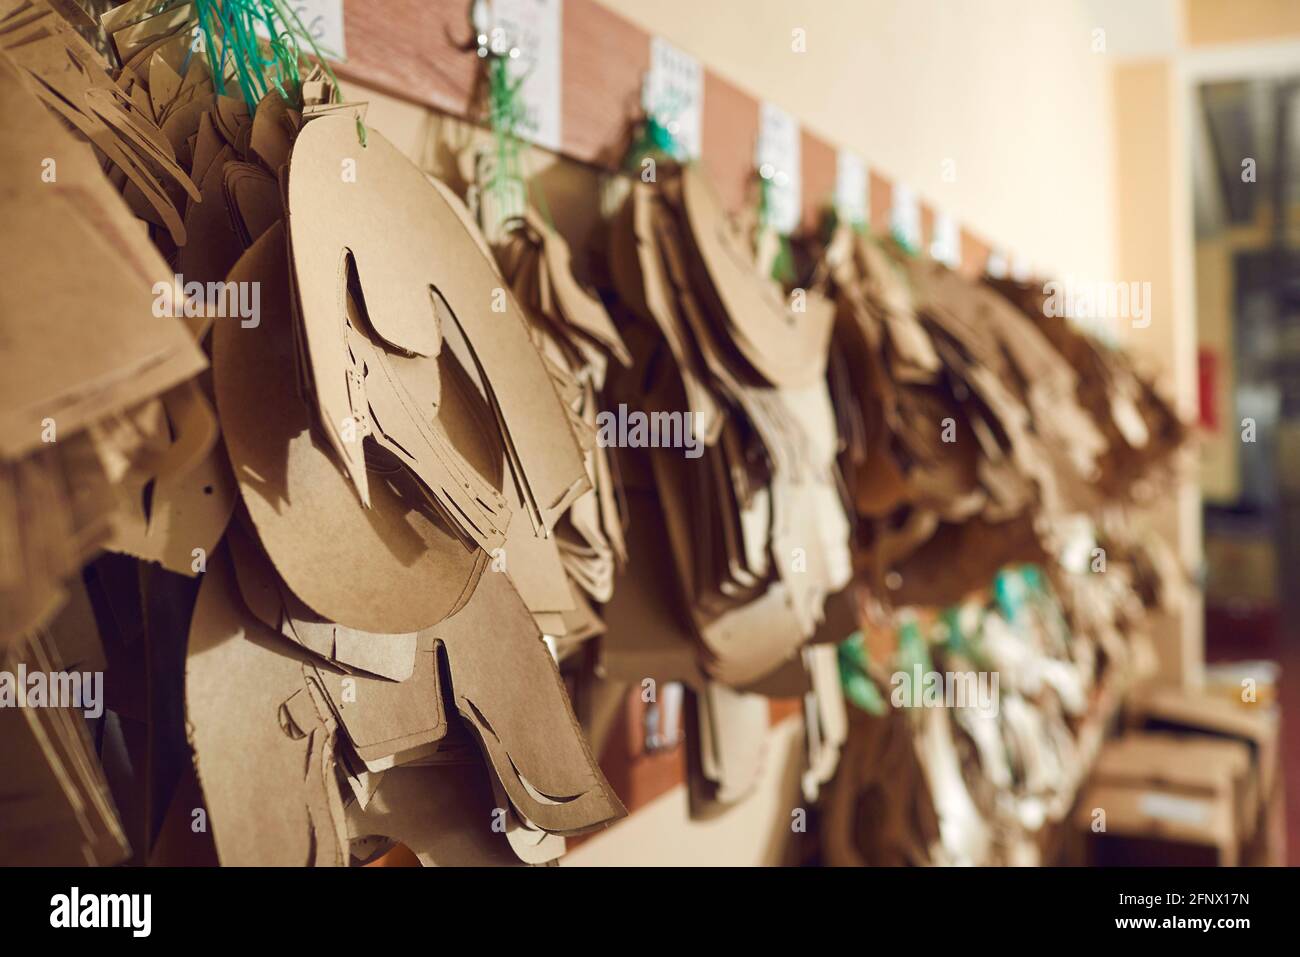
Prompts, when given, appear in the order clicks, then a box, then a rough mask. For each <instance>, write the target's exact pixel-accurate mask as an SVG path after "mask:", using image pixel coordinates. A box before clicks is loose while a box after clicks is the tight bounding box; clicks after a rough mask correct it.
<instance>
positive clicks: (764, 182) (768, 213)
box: [758, 174, 795, 286]
mask: <svg viewBox="0 0 1300 957" xmlns="http://www.w3.org/2000/svg"><path fill="white" fill-rule="evenodd" d="M775 185H776V184H775V183H774V182H773V180H772V178H770V177H767V176H763V175H761V174H760V175H759V178H758V221H759V223H760V224H761V225H762V226H763V228H764V229H767V228H769V227H770V225H771V221H772V189H773V187H774V186H775ZM777 242H778V244H779V245H778V248H777V253H776V257H775V258H774V259H773V260H772V272H771V276H772V278H773V279H775V280H776V281H777V282H779V283H781V284H782V285H785V286H788V285H792V284H793V283H794V281H795V269H794V248H793V247H792V246H791V245H790V237H789V236H787V235H785V234H784V233H777Z"/></svg>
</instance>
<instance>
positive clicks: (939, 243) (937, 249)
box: [930, 213, 961, 269]
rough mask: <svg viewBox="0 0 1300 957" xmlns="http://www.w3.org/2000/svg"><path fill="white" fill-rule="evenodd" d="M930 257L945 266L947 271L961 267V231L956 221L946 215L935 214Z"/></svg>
mask: <svg viewBox="0 0 1300 957" xmlns="http://www.w3.org/2000/svg"><path fill="white" fill-rule="evenodd" d="M930 257H931V258H932V259H937V260H938V261H939V262H941V263H943V264H945V265H946V266H947V267H948V268H949V269H956V268H957V267H958V266H960V265H961V230H960V229H959V228H958V226H957V220H955V219H953V218H952V217H951V216H949V215H948V214H947V213H937V214H935V217H934V238H933V239H932V240H931V241H930Z"/></svg>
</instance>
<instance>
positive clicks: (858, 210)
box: [835, 150, 868, 225]
mask: <svg viewBox="0 0 1300 957" xmlns="http://www.w3.org/2000/svg"><path fill="white" fill-rule="evenodd" d="M835 212H836V213H837V214H838V215H839V217H840V219H842V220H844V221H845V222H847V223H851V224H853V225H857V224H859V223H865V222H866V221H867V215H868V209H867V164H866V163H864V162H862V157H860V156H858V155H857V154H856V153H850V152H849V151H848V150H840V152H839V156H838V157H837V158H836V162H835Z"/></svg>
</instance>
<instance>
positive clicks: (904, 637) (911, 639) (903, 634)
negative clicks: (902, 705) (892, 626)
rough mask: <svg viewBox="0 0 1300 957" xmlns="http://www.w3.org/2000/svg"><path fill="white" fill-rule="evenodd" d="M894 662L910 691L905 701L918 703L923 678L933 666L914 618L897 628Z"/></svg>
mask: <svg viewBox="0 0 1300 957" xmlns="http://www.w3.org/2000/svg"><path fill="white" fill-rule="evenodd" d="M895 660H896V661H897V662H898V670H899V671H901V672H903V674H905V675H906V676H907V677H906V679H905V680H906V681H907V683H908V687H909V690H910V695H909V696H908V698H907V700H908V701H910V702H912V703H913V704H915V703H916V702H919V701H920V700H921V699H922V692H923V690H924V680H925V679H924V676H925V675H927V674H929V673H930V672H931V671H933V670H934V665H933V663H932V661H931V658H930V646H929V645H928V644H927V643H926V640H925V636H924V635H923V634H922V633H921V626H920V625H919V624H917V622H916V619H914V618H908V619H907V620H906V621H904V622H902V623H901V624H900V625H899V626H898V652H897V654H896V656H895ZM918 665H919V666H920V669H921V675H922V679H921V680H922V684H920V685H918V684H917V682H916V669H917V666H918Z"/></svg>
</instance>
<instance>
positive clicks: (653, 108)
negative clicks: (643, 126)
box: [641, 37, 704, 159]
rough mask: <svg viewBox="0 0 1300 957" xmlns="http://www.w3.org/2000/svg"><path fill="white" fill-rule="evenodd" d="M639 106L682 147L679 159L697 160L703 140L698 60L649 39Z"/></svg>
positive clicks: (701, 72)
mask: <svg viewBox="0 0 1300 957" xmlns="http://www.w3.org/2000/svg"><path fill="white" fill-rule="evenodd" d="M641 105H642V106H643V107H644V108H645V111H646V113H647V114H648V115H652V116H654V117H655V119H656V120H657V121H658V122H659V123H661V124H663V125H664V126H665V127H667V128H668V132H669V133H671V134H672V135H673V138H674V140H676V142H677V144H678V146H680V147H681V155H680V156H679V157H678V158H679V159H697V158H698V157H699V155H700V148H701V143H702V142H703V139H704V134H703V128H704V126H703V124H704V68H703V67H702V66H701V65H700V61H699V60H697V59H695V57H693V56H691V55H690V54H689V53H683V52H682V51H681V50H679V49H677V47H675V46H673V45H672V44H671V43H669V42H668V41H667V40H664V39H662V38H660V37H651V38H650V72H649V73H647V74H646V79H645V89H644V91H643V95H642V104H641Z"/></svg>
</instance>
